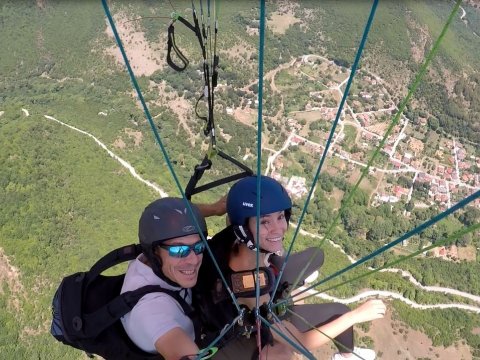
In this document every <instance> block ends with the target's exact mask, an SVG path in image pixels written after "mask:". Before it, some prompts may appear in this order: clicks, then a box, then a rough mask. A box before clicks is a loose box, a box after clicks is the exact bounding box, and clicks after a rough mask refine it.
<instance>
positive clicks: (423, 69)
mask: <svg viewBox="0 0 480 360" xmlns="http://www.w3.org/2000/svg"><path fill="white" fill-rule="evenodd" d="M461 2H462V0H457V2H456V4H455V6H454V7H453V10H452V12H451V14H450V16H449V17H448V20H447V22H446V23H445V25H444V27H443V29H442V32H441V33H440V35H439V37H438V38H437V40H436V41H435V44H434V45H433V47H432V49H431V50H430V52H429V54H428V55H427V58H426V59H425V62H424V63H423V64H422V66H421V68H420V71H419V73H418V74H417V76H416V78H415V81H414V82H413V84H412V86H411V87H410V88H409V91H408V94H407V96H406V97H405V99H404V100H403V101H402V103H401V104H400V107H399V108H398V112H397V114H396V115H395V117H394V118H393V120H392V122H391V124H390V126H389V127H388V129H387V131H386V133H385V134H384V136H383V138H382V140H381V141H380V143H379V144H378V146H377V148H376V149H375V152H374V153H373V155H372V157H371V158H370V160H369V161H368V163H367V167H366V168H364V169H363V171H362V175H361V176H360V178H359V179H358V181H357V183H356V184H355V186H354V187H353V189H352V191H350V193H349V194H348V197H347V199H346V200H345V202H344V203H343V204H342V207H341V208H340V210H339V211H338V213H337V215H336V216H335V218H334V219H333V221H332V224H331V225H330V227H329V228H328V229H327V231H326V233H325V236H324V237H323V239H322V241H321V242H320V245H319V246H320V247H321V246H322V245H323V243H324V242H325V240H326V239H327V238H328V237H329V236H330V235H331V232H332V230H333V228H334V227H335V226H336V225H337V221H338V219H339V218H340V216H341V215H342V214H343V212H344V211H345V208H346V207H347V205H349V204H350V201H351V199H352V197H353V195H354V193H355V192H356V191H357V189H358V187H359V185H360V182H361V181H362V180H363V178H364V177H365V176H366V175H367V174H368V170H369V169H370V166H371V165H372V163H373V161H374V160H375V158H376V157H377V155H378V154H379V153H380V150H381V149H382V148H383V146H384V145H385V142H386V140H387V138H388V136H389V135H390V133H391V132H392V130H393V128H394V127H395V125H397V123H398V121H399V120H400V116H401V115H402V113H403V110H405V107H406V106H407V104H408V102H409V101H410V98H411V97H412V95H413V93H414V92H415V90H417V88H418V86H419V84H420V82H421V80H422V78H423V76H424V75H425V73H426V72H427V68H428V65H429V64H430V62H431V61H432V59H433V57H434V55H435V54H436V52H437V50H438V48H439V46H440V43H441V42H442V40H443V38H444V36H445V33H446V32H447V30H448V27H449V26H450V23H451V22H452V20H453V18H454V17H455V15H456V13H457V11H458V9H459V7H460V4H461Z"/></svg>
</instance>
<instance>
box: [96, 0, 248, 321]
mask: <svg viewBox="0 0 480 360" xmlns="http://www.w3.org/2000/svg"><path fill="white" fill-rule="evenodd" d="M102 5H103V9H104V10H105V15H106V16H107V18H108V21H109V23H110V27H111V28H112V31H113V35H114V36H115V40H116V42H117V45H118V47H119V48H120V52H121V53H122V57H123V61H124V62H125V66H126V67H127V70H128V74H129V75H130V79H131V81H132V84H133V87H134V88H135V90H136V92H137V96H138V99H139V100H140V102H141V104H142V107H143V111H144V113H145V116H146V117H147V120H148V122H149V124H150V128H151V129H152V131H153V134H154V136H155V140H156V141H157V143H158V145H159V146H160V149H161V151H162V154H163V157H164V158H165V161H166V163H167V166H168V169H169V170H170V173H171V174H172V177H173V179H174V181H175V184H176V185H177V187H178V190H179V191H180V193H181V194H182V197H183V199H184V201H185V205H186V206H187V208H188V213H189V215H190V218H191V219H192V220H193V221H194V224H195V226H196V228H197V230H198V232H199V235H200V237H201V238H202V240H203V242H204V243H205V244H206V248H207V250H208V253H209V254H210V256H211V257H212V259H213V262H214V264H215V267H216V269H217V272H218V273H219V274H220V277H221V278H222V281H223V283H224V285H225V287H226V289H227V291H228V293H229V295H230V297H231V298H232V300H233V303H234V304H235V307H236V308H237V311H239V312H240V311H241V310H240V306H239V304H238V302H237V300H236V298H235V296H234V295H233V292H232V291H231V289H230V287H229V286H228V283H227V281H226V280H225V277H224V275H223V273H222V271H221V270H220V267H219V266H218V264H217V261H216V260H215V257H214V256H213V253H212V250H211V249H210V246H208V242H207V239H205V236H204V235H203V233H202V231H201V227H200V225H199V224H198V221H197V218H196V217H195V216H194V215H193V209H192V207H191V205H190V202H189V201H187V199H186V197H185V193H184V191H183V189H182V186H181V185H180V181H179V180H178V177H177V175H176V174H175V170H174V169H173V166H172V163H171V162H170V159H169V157H168V154H167V151H166V149H165V146H164V145H163V142H162V139H161V138H160V135H159V133H158V131H157V128H156V126H155V124H154V122H153V120H152V116H151V115H150V111H149V110H148V106H147V104H146V102H145V99H144V98H143V95H142V91H141V89H140V86H139V85H138V83H137V80H136V78H135V75H134V73H133V70H132V68H131V66H130V62H129V61H128V57H127V54H126V53H125V49H124V48H123V45H122V40H121V39H120V36H119V35H118V32H117V28H116V27H115V23H114V21H113V17H112V15H111V14H110V9H109V8H108V4H107V0H102Z"/></svg>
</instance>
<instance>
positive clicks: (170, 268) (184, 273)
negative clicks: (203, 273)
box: [155, 234, 203, 288]
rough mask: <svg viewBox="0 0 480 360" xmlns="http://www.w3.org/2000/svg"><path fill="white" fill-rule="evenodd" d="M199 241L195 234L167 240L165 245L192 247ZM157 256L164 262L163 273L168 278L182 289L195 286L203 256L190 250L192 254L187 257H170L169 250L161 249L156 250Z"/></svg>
mask: <svg viewBox="0 0 480 360" xmlns="http://www.w3.org/2000/svg"><path fill="white" fill-rule="evenodd" d="M199 241H201V239H200V236H199V235H198V234H193V235H187V236H182V237H178V238H175V239H170V240H167V241H165V242H164V243H163V245H187V246H191V245H193V244H195V243H197V242H199ZM155 254H156V255H157V256H158V257H159V258H160V259H161V260H162V272H163V274H164V275H165V276H166V277H167V278H169V279H170V280H172V281H174V282H176V283H177V284H179V285H180V286H181V287H182V288H191V287H193V286H195V284H196V283H197V277H198V270H199V268H200V265H201V264H202V258H203V254H199V255H197V254H195V252H194V251H193V249H190V253H189V254H188V255H187V256H186V257H183V258H178V257H173V256H171V255H169V253H168V249H166V248H160V247H157V248H156V250H155Z"/></svg>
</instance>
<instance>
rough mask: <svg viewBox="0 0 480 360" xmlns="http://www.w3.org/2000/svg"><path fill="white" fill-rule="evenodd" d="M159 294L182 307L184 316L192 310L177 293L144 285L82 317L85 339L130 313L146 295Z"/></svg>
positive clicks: (159, 287)
mask: <svg viewBox="0 0 480 360" xmlns="http://www.w3.org/2000/svg"><path fill="white" fill-rule="evenodd" d="M153 292H161V293H165V294H168V295H169V296H171V297H173V298H174V299H175V300H176V301H177V302H178V303H179V304H180V306H181V307H182V310H183V312H184V313H185V315H187V316H190V315H192V313H193V311H194V310H193V308H192V307H191V306H190V305H188V304H187V302H186V301H185V300H184V299H183V298H182V297H181V296H180V294H179V293H178V291H174V290H169V289H165V288H162V287H161V286H160V285H146V286H143V287H141V288H138V289H136V290H133V291H127V292H125V293H123V294H121V295H119V296H117V297H116V298H115V299H113V300H112V301H110V302H109V303H108V304H106V305H104V306H102V307H101V308H99V309H98V310H96V311H94V312H92V313H90V314H86V315H84V317H83V326H82V328H83V333H84V334H85V336H86V337H92V336H93V337H96V336H98V335H99V334H100V333H101V332H102V331H104V330H105V329H106V328H108V327H110V326H112V325H113V324H114V323H115V322H116V321H118V319H120V318H121V317H122V316H124V315H125V314H127V313H128V312H130V311H132V309H133V307H134V306H135V305H136V304H137V302H138V301H139V300H140V299H141V298H142V297H143V296H145V295H146V294H149V293H153Z"/></svg>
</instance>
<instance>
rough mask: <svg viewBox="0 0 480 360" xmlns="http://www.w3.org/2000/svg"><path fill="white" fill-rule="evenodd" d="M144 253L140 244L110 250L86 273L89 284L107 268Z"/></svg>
mask: <svg viewBox="0 0 480 360" xmlns="http://www.w3.org/2000/svg"><path fill="white" fill-rule="evenodd" d="M141 253H142V247H141V245H140V244H131V245H127V246H123V247H121V248H118V249H115V250H112V251H110V252H109V253H108V254H107V255H105V256H103V257H102V258H101V259H100V260H98V261H97V262H96V263H95V264H94V265H93V266H92V267H91V268H90V271H88V272H87V273H86V276H87V286H88V284H90V283H91V282H92V281H93V280H95V279H96V278H97V276H98V275H100V274H101V273H102V272H104V271H105V270H107V269H109V268H111V267H113V266H115V265H118V264H120V263H122V262H125V261H129V260H134V259H135V258H136V257H137V256H138V255H140V254H141Z"/></svg>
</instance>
